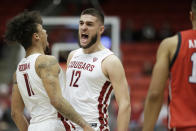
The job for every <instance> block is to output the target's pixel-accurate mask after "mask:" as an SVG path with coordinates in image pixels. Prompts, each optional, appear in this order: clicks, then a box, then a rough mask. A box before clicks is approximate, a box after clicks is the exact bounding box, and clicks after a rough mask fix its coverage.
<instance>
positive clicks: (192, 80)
mask: <svg viewBox="0 0 196 131" xmlns="http://www.w3.org/2000/svg"><path fill="white" fill-rule="evenodd" d="M191 61H192V62H193V67H192V75H191V76H189V82H190V83H196V53H193V54H192V56H191Z"/></svg>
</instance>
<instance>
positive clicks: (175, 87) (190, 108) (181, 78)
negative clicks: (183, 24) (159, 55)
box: [160, 30, 196, 127]
mask: <svg viewBox="0 0 196 131" xmlns="http://www.w3.org/2000/svg"><path fill="white" fill-rule="evenodd" d="M195 34H196V31H195V30H186V31H182V32H180V33H178V46H177V50H176V53H175V55H174V59H173V61H172V63H171V65H170V71H171V74H170V78H171V79H170V87H169V97H170V101H169V127H181V126H183V127H190V126H194V125H196V104H195V103H196V99H195V97H196V35H195ZM160 75H161V74H160ZM179 83H180V84H179Z"/></svg>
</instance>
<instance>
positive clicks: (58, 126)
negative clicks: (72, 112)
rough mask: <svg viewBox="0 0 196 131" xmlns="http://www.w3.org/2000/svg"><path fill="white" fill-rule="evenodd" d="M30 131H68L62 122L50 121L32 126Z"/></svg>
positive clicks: (29, 128)
mask: <svg viewBox="0 0 196 131" xmlns="http://www.w3.org/2000/svg"><path fill="white" fill-rule="evenodd" d="M28 131H66V130H65V127H64V125H63V123H62V121H61V120H55V119H50V120H46V121H43V122H39V123H33V124H30V125H29V127H28Z"/></svg>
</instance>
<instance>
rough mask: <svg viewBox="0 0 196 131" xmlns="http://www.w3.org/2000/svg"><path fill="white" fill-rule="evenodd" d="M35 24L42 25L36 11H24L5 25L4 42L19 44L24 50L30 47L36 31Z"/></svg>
mask: <svg viewBox="0 0 196 131" xmlns="http://www.w3.org/2000/svg"><path fill="white" fill-rule="evenodd" d="M37 24H42V19H41V15H40V13H39V12H38V11H25V12H23V13H20V14H18V15H17V16H15V17H14V18H13V19H11V20H10V21H9V22H8V23H7V25H6V32H5V36H4V37H5V40H6V42H8V43H9V42H11V43H15V42H17V43H20V44H21V45H22V46H23V47H24V48H25V50H26V49H28V48H29V47H30V46H31V45H32V35H33V33H35V32H38V30H37Z"/></svg>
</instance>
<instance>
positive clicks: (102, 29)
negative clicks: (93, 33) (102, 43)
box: [100, 25, 105, 34]
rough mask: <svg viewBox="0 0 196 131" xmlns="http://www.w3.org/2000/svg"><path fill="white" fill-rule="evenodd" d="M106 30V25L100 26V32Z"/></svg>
mask: <svg viewBox="0 0 196 131" xmlns="http://www.w3.org/2000/svg"><path fill="white" fill-rule="evenodd" d="M104 30H105V28H104V26H103V25H102V26H101V27H100V34H103V32H104Z"/></svg>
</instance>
